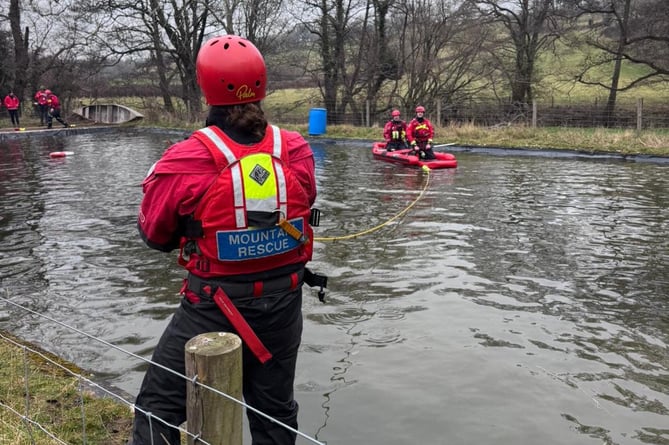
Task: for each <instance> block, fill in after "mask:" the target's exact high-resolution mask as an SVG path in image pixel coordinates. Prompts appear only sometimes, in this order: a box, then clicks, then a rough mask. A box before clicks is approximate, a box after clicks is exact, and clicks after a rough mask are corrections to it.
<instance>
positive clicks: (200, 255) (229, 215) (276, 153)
mask: <svg viewBox="0 0 669 445" xmlns="http://www.w3.org/2000/svg"><path fill="white" fill-rule="evenodd" d="M281 133H282V131H281V130H280V129H279V128H278V127H275V126H268V127H267V130H266V132H265V137H264V138H263V140H262V141H261V142H259V143H258V144H256V145H253V146H247V145H242V144H238V143H236V142H235V141H233V140H232V139H231V138H229V137H228V136H227V135H226V134H225V133H224V132H223V131H221V130H220V129H219V128H218V127H215V126H211V127H207V128H203V129H201V130H198V131H196V132H195V133H194V137H195V138H197V139H198V140H199V141H200V142H202V143H203V144H204V145H205V146H206V147H207V148H208V149H209V151H210V153H211V155H212V156H213V158H214V160H215V162H216V166H217V168H218V169H219V172H220V173H219V176H218V178H217V179H216V180H215V181H214V183H213V184H212V185H211V187H209V189H208V190H207V191H206V192H205V194H204V195H203V197H202V199H201V200H200V202H199V204H198V206H197V208H196V210H195V213H194V215H193V221H191V223H190V226H191V228H190V229H187V233H186V236H184V237H183V238H182V240H181V252H180V255H179V262H180V264H182V265H183V266H184V267H185V268H186V269H187V270H188V271H189V272H192V273H194V274H195V275H198V276H202V277H221V276H229V275H239V274H250V273H257V272H263V271H267V270H271V269H274V268H277V267H281V266H285V265H289V264H296V263H307V262H308V261H309V260H311V256H312V252H313V243H312V240H313V232H312V228H311V226H310V225H309V218H310V215H311V208H310V204H309V197H308V195H307V193H306V192H305V190H304V189H303V188H302V185H301V184H300V183H299V181H298V180H297V178H296V177H295V176H294V174H293V173H292V171H291V170H290V169H289V168H288V150H287V149H286V147H285V145H286V144H285V141H284V138H283V137H282V134H281ZM284 220H285V221H288V222H290V224H291V225H292V226H293V227H294V228H296V229H298V230H299V232H301V234H302V235H303V237H302V238H301V239H296V238H295V237H294V236H291V235H290V234H289V233H288V231H286V230H284V229H283V228H282V227H281V226H279V225H278V224H279V222H283V221H284ZM193 227H196V228H197V230H193ZM196 232H199V233H196Z"/></svg>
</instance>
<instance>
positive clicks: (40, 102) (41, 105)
mask: <svg viewBox="0 0 669 445" xmlns="http://www.w3.org/2000/svg"><path fill="white" fill-rule="evenodd" d="M34 99H35V105H37V112H38V113H39V123H40V125H44V124H46V123H47V120H48V118H49V104H48V103H47V100H48V96H47V94H46V88H44V87H40V89H39V90H37V92H36V93H35V97H34Z"/></svg>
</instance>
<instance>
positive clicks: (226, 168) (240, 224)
mask: <svg viewBox="0 0 669 445" xmlns="http://www.w3.org/2000/svg"><path fill="white" fill-rule="evenodd" d="M196 77H197V82H198V84H199V86H200V88H201V90H202V92H203V94H204V96H205V99H206V101H207V104H208V105H209V106H210V108H209V112H208V117H207V119H206V125H207V127H206V128H203V129H201V130H198V131H196V132H194V133H193V134H192V135H191V137H190V138H188V139H186V140H184V141H181V142H178V143H176V144H174V145H172V146H171V147H169V148H168V149H167V150H166V151H165V153H164V154H163V156H162V157H161V159H160V160H158V162H156V163H155V164H154V166H153V167H152V168H151V169H150V171H149V173H148V176H147V177H146V178H145V179H144V181H143V183H142V186H143V192H144V196H143V199H142V202H141V204H140V209H139V216H138V229H139V233H140V235H141V237H142V239H143V240H144V242H145V243H146V244H147V245H148V247H150V248H153V249H157V250H160V251H164V252H169V251H172V250H173V249H176V248H179V249H180V254H179V264H180V265H181V266H183V267H184V268H185V269H186V271H187V272H188V275H187V278H186V279H185V280H184V285H183V287H182V289H181V295H182V297H183V298H182V299H181V303H180V306H179V307H178V309H177V310H176V312H175V314H174V316H173V318H172V319H171V321H170V323H169V324H168V326H167V328H166V329H165V331H164V333H163V335H162V337H161V338H160V340H159V342H158V345H157V346H156V348H155V350H154V352H153V358H152V362H153V363H152V364H151V365H150V366H149V368H148V370H147V372H146V375H145V376H144V379H143V382H142V385H141V388H140V390H139V393H138V395H137V399H136V403H135V417H134V423H133V433H132V434H133V436H132V437H133V439H132V440H131V441H130V442H129V444H132V445H149V444H151V443H152V442H151V438H152V437H153V438H154V439H155V440H158V441H160V443H161V444H172V445H179V443H180V439H179V431H178V430H177V429H175V428H173V427H171V426H169V425H165V424H164V423H162V422H160V421H159V420H157V419H155V418H152V419H150V418H149V417H151V416H157V417H159V418H161V419H163V420H164V421H165V422H168V423H169V424H170V425H180V424H181V423H182V422H184V421H185V420H186V381H185V380H184V379H183V378H182V377H180V376H177V375H175V374H173V373H171V372H169V371H167V370H165V369H164V368H163V367H166V368H169V369H171V370H174V371H176V372H178V373H180V374H184V373H185V365H184V348H185V344H186V342H188V341H189V340H190V339H191V338H193V337H195V336H197V335H199V334H202V333H207V332H235V333H236V334H237V335H239V337H240V338H241V339H242V344H243V352H242V354H243V395H244V400H245V402H246V403H247V404H248V405H249V406H251V407H253V408H255V409H257V410H259V411H261V412H263V413H265V414H267V415H269V416H271V417H272V418H273V419H277V420H279V421H281V422H282V423H284V424H286V425H288V426H290V427H291V428H294V429H295V430H297V412H298V404H297V402H296V401H295V399H294V389H293V383H294V379H295V366H296V360H297V352H298V348H299V345H300V341H301V336H302V309H301V306H302V283H303V280H304V274H305V273H307V274H309V273H310V272H309V271H308V270H306V268H305V265H306V263H307V262H308V261H309V260H311V256H312V250H313V232H312V229H311V226H310V225H309V221H310V213H311V206H312V204H313V203H314V201H315V199H316V181H315V165H314V156H313V153H312V150H311V148H310V146H309V145H308V143H307V142H306V141H305V140H304V138H303V137H302V136H301V135H300V134H299V133H297V132H292V131H286V130H281V129H279V128H278V127H275V126H272V125H269V124H268V122H267V120H266V118H265V114H264V112H263V110H262V108H261V104H260V100H261V99H263V98H264V97H265V90H266V87H267V70H266V67H265V61H264V59H263V56H262V55H261V54H260V52H259V51H258V49H257V48H256V47H255V46H254V45H253V43H251V42H250V41H248V40H246V39H243V38H241V37H237V36H233V35H227V36H219V37H214V38H212V39H211V40H209V41H207V42H205V43H204V45H203V46H202V47H201V49H200V51H199V53H198V55H197V59H196ZM288 222H289V224H290V225H291V226H292V229H295V232H293V234H292V235H291V234H290V233H289V232H291V231H292V230H290V229H289V228H288V227H286V223H288ZM296 232H297V233H296ZM154 363H156V364H159V365H160V366H158V365H156V364H154ZM149 413H150V414H149ZM211 414H212V415H216V413H211ZM247 416H248V421H249V427H250V431H251V437H252V442H253V444H254V445H265V444H277V445H293V444H295V440H296V434H295V433H293V432H291V431H290V430H289V429H287V428H285V427H283V426H281V425H278V424H276V423H274V422H273V421H271V420H268V419H266V418H265V417H263V416H260V415H258V414H256V413H255V412H253V411H251V410H247ZM150 429H152V430H153V431H150Z"/></svg>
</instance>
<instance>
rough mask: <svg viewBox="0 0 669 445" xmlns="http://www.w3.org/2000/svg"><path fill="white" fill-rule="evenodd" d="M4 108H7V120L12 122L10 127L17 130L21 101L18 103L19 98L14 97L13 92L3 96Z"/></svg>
mask: <svg viewBox="0 0 669 445" xmlns="http://www.w3.org/2000/svg"><path fill="white" fill-rule="evenodd" d="M4 104H5V107H7V111H9V118H10V119H11V120H12V125H13V126H14V128H19V127H20V124H19V105H20V104H21V101H19V98H18V97H16V95H15V94H14V92H13V91H10V92H9V94H8V95H7V96H5V100H4Z"/></svg>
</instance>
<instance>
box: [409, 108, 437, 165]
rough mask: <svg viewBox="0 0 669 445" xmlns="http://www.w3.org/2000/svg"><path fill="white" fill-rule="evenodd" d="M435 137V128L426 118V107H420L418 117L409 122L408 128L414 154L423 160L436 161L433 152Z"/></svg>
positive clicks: (417, 111)
mask: <svg viewBox="0 0 669 445" xmlns="http://www.w3.org/2000/svg"><path fill="white" fill-rule="evenodd" d="M433 137H434V127H433V126H432V123H431V122H430V121H429V120H428V119H427V118H426V117H425V107H424V106H422V105H418V106H417V107H416V117H414V118H413V119H412V120H411V122H409V126H408V127H407V140H408V141H409V144H410V145H411V148H412V149H413V154H414V155H415V156H418V157H420V158H421V159H436V158H437V157H436V156H435V155H434V151H433V150H432V138H433Z"/></svg>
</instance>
